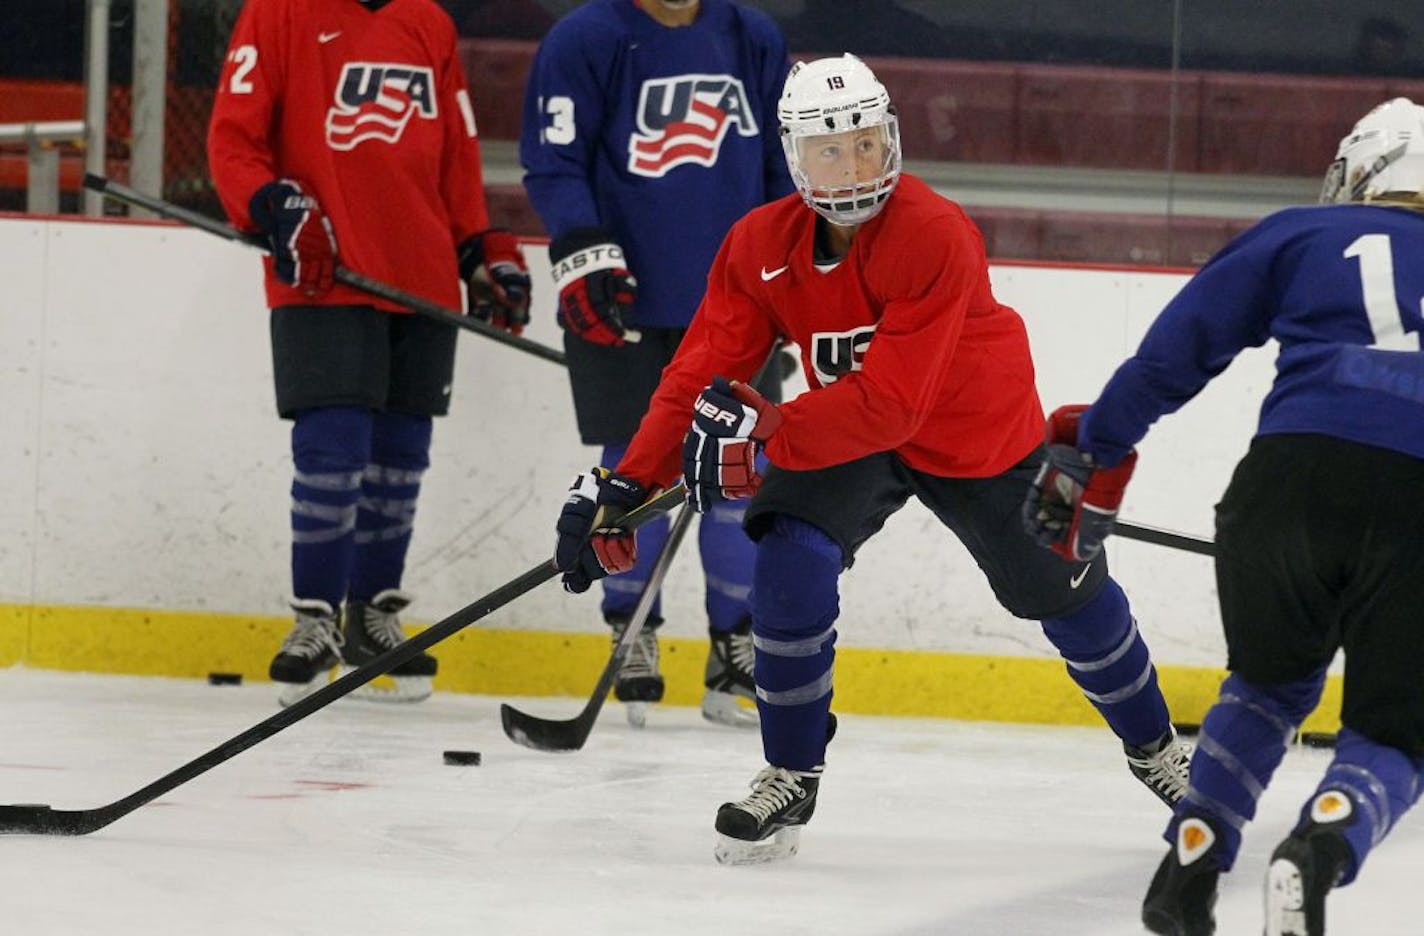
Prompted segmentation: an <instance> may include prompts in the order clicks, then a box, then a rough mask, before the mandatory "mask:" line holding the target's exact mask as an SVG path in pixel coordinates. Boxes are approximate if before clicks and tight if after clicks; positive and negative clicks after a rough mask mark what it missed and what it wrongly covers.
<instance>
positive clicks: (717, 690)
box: [702, 618, 761, 728]
mask: <svg viewBox="0 0 1424 936" xmlns="http://www.w3.org/2000/svg"><path fill="white" fill-rule="evenodd" d="M708 634H709V636H710V638H711V644H710V645H709V646H708V648H707V668H706V670H705V671H704V674H703V684H704V685H705V686H706V690H705V691H704V692H703V694H702V717H703V718H705V719H707V720H708V721H710V722H716V723H718V724H721V725H730V726H731V727H733V728H755V727H757V725H758V724H760V721H761V720H760V719H759V718H758V717H757V710H756V708H755V707H754V705H752V706H748V705H746V704H744V703H741V702H739V701H737V700H738V699H748V700H751V702H752V703H755V702H756V680H755V679H754V678H753V677H752V664H753V661H754V659H755V654H754V652H753V650H752V621H751V618H743V619H742V621H741V623H740V624H738V625H737V626H736V627H735V628H733V629H732V630H730V631H716V630H712V631H708Z"/></svg>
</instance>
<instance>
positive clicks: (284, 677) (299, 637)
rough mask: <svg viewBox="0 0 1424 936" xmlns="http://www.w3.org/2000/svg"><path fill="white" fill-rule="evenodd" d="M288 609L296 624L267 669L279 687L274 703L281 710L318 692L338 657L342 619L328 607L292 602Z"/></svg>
mask: <svg viewBox="0 0 1424 936" xmlns="http://www.w3.org/2000/svg"><path fill="white" fill-rule="evenodd" d="M291 606H292V611H293V612H295V613H296V616H297V620H296V623H295V624H294V625H293V626H292V630H291V633H289V634H288V635H287V639H286V640H284V641H282V647H281V649H279V650H278V651H277V655H276V656H275V657H273V658H272V664H271V666H269V667H268V669H267V675H268V677H269V678H270V679H271V680H272V681H273V682H275V683H277V684H278V686H279V691H278V694H277V701H278V702H279V703H281V705H282V706H283V707H284V708H285V707H286V706H288V705H291V704H293V703H294V702H296V701H298V700H299V699H301V698H303V697H304V696H307V695H309V694H311V693H313V692H315V691H316V690H317V689H319V688H321V686H322V685H323V684H324V683H325V682H326V674H327V671H328V670H330V669H331V668H332V667H333V666H335V665H336V662H337V660H339V659H340V654H341V618H340V615H339V614H338V613H337V612H336V611H335V610H333V609H332V607H331V605H329V604H327V603H326V602H325V601H321V600H319V599H315V598H293V599H292V601H291Z"/></svg>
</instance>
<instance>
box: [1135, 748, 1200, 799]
mask: <svg viewBox="0 0 1424 936" xmlns="http://www.w3.org/2000/svg"><path fill="white" fill-rule="evenodd" d="M1129 760H1131V761H1132V762H1133V764H1134V765H1136V766H1137V767H1140V768H1142V769H1144V770H1146V771H1147V772H1146V774H1145V775H1144V776H1143V778H1142V779H1143V782H1145V783H1147V784H1148V785H1149V786H1151V787H1152V788H1153V789H1157V790H1161V791H1162V792H1164V793H1166V794H1168V795H1169V796H1171V797H1173V798H1174V799H1180V798H1181V797H1183V796H1186V795H1187V786H1188V773H1189V772H1190V771H1191V764H1192V754H1191V749H1190V748H1188V747H1187V746H1186V745H1185V744H1182V743H1181V742H1180V741H1171V742H1169V743H1168V744H1167V745H1165V746H1164V747H1163V748H1162V750H1160V751H1158V752H1157V753H1156V754H1143V755H1141V756H1135V757H1130V758H1129Z"/></svg>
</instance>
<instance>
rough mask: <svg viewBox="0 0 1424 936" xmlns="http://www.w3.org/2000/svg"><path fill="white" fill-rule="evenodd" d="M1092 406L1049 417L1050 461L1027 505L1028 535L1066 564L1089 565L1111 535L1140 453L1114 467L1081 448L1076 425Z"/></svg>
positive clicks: (1065, 408)
mask: <svg viewBox="0 0 1424 936" xmlns="http://www.w3.org/2000/svg"><path fill="white" fill-rule="evenodd" d="M1087 410H1088V407H1086V406H1083V405H1081V404H1080V405H1074V406H1060V407H1059V408H1058V409H1056V410H1054V411H1053V415H1051V416H1049V417H1048V431H1047V436H1048V458H1047V459H1045V460H1044V462H1043V465H1042V467H1040V468H1039V469H1038V477H1036V478H1034V480H1033V486H1032V487H1031V488H1029V492H1028V497H1027V498H1026V499H1025V500H1024V506H1023V520H1024V526H1025V527H1026V528H1027V529H1028V532H1029V535H1030V536H1032V537H1033V538H1034V539H1035V540H1037V541H1038V543H1039V545H1040V546H1046V547H1048V548H1049V549H1051V550H1053V551H1054V552H1056V553H1058V554H1059V555H1060V556H1062V557H1063V558H1065V559H1068V560H1070V561H1073V562H1090V561H1092V560H1093V559H1095V558H1097V555H1098V553H1100V552H1102V549H1103V540H1105V539H1106V538H1107V537H1108V534H1110V533H1111V532H1112V529H1113V521H1114V520H1115V519H1117V511H1118V507H1119V506H1121V504H1122V495H1123V493H1124V492H1125V491H1126V490H1127V482H1128V480H1130V479H1131V478H1132V469H1133V468H1134V467H1136V465H1137V452H1135V451H1133V452H1129V453H1128V454H1127V457H1126V458H1124V459H1123V460H1122V461H1120V462H1118V463H1117V464H1116V465H1114V466H1112V467H1111V468H1106V467H1100V466H1098V465H1097V464H1095V463H1094V461H1093V456H1091V455H1089V454H1088V453H1087V452H1084V451H1081V450H1080V449H1079V448H1078V424H1079V422H1081V420H1082V416H1083V414H1084V413H1085V412H1087Z"/></svg>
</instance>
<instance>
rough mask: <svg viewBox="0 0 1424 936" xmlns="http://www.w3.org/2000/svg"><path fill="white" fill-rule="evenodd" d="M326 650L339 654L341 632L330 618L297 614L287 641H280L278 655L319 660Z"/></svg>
mask: <svg viewBox="0 0 1424 936" xmlns="http://www.w3.org/2000/svg"><path fill="white" fill-rule="evenodd" d="M327 650H330V651H331V652H332V653H340V652H341V631H340V630H338V629H337V627H336V625H335V622H333V621H332V620H331V619H330V618H324V617H319V616H318V615H315V614H304V613H302V612H300V611H299V612H297V623H296V625H295V626H294V627H293V628H292V632H291V633H290V634H288V635H287V639H286V640H284V641H282V649H281V650H280V651H279V652H280V653H285V654H288V655H290V656H299V657H305V658H306V659H308V660H315V659H319V658H320V657H321V656H322V655H323V654H324V653H325V652H326V651H327Z"/></svg>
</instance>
